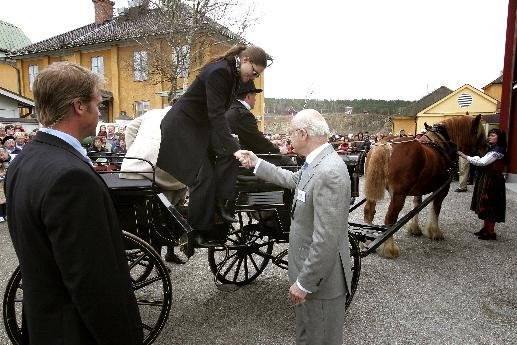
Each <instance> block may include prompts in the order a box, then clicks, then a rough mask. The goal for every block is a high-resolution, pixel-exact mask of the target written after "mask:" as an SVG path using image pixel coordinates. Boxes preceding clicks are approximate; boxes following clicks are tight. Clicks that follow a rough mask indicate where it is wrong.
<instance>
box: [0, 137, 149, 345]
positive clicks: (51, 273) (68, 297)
mask: <svg viewBox="0 0 517 345" xmlns="http://www.w3.org/2000/svg"><path fill="white" fill-rule="evenodd" d="M5 186H6V195H7V205H8V206H7V217H8V219H9V221H8V225H9V231H10V234H11V238H12V241H13V245H14V248H15V250H16V254H17V255H18V259H19V263H20V266H21V271H22V277H23V315H24V317H23V319H22V323H23V327H24V329H26V332H25V333H24V334H23V336H24V344H74V345H82V344H141V343H142V326H141V320H140V315H139V312H138V307H137V304H136V300H135V296H134V293H133V290H132V287H131V283H130V278H129V270H128V264H127V259H126V256H125V252H124V244H123V239H122V233H121V230H120V228H119V225H118V220H117V215H116V212H115V209H114V206H113V203H112V200H111V197H110V194H109V191H108V189H107V186H106V184H105V183H104V182H103V180H102V178H100V177H99V175H98V174H97V173H96V172H95V171H94V170H93V168H92V166H91V164H90V163H89V162H88V161H87V159H86V158H85V157H83V156H82V155H81V154H80V153H79V152H77V150H75V149H74V148H73V147H72V146H71V145H70V144H68V143H66V142H65V141H63V140H62V139H60V138H58V137H55V136H52V135H50V134H47V133H43V132H39V133H38V134H37V135H36V137H35V138H34V139H33V141H31V142H30V143H29V144H27V146H26V147H25V148H24V149H23V151H22V152H21V153H20V154H19V155H18V156H17V157H16V158H15V159H13V161H12V163H11V165H10V166H9V169H8V171H7V176H6V183H5Z"/></svg>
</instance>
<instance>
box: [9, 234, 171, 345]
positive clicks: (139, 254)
mask: <svg viewBox="0 0 517 345" xmlns="http://www.w3.org/2000/svg"><path fill="white" fill-rule="evenodd" d="M124 241H125V245H126V248H131V249H130V250H129V254H128V265H129V271H130V275H131V282H132V285H133V289H134V293H135V297H136V302H137V305H138V308H139V311H140V317H141V319H142V328H143V331H144V344H151V343H152V342H153V341H154V340H155V339H156V337H157V336H158V334H160V332H161V330H162V329H163V327H164V325H165V322H166V321H167V317H168V316H169V311H170V308H171V301H172V284H171V280H170V277H169V273H168V271H167V268H166V267H165V265H164V263H163V261H162V260H161V257H160V256H159V255H158V253H156V251H155V250H154V249H153V248H152V247H151V246H150V245H149V244H148V243H147V242H145V241H143V240H141V239H140V238H138V237H136V236H134V235H132V234H129V233H126V232H124ZM140 262H147V263H151V264H150V265H147V264H145V265H140ZM143 272H146V273H145V275H146V278H144V279H142V277H143V276H144V275H143ZM22 301H23V285H22V274H21V271H20V268H19V267H17V268H16V270H15V271H14V273H13V274H12V276H11V278H10V279H9V282H8V283H7V287H6V291H5V294H4V302H3V318H4V325H5V330H6V332H7V336H8V337H9V339H10V340H11V342H12V343H13V344H15V345H21V343H22V340H21V339H22V333H21V315H22Z"/></svg>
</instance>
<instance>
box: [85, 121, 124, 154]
mask: <svg viewBox="0 0 517 345" xmlns="http://www.w3.org/2000/svg"><path fill="white" fill-rule="evenodd" d="M125 129H126V126H123V125H120V126H119V127H118V129H117V128H115V125H112V124H109V125H104V124H103V125H100V126H99V131H98V132H97V135H96V136H95V137H93V138H89V139H88V140H85V141H84V142H83V145H84V146H86V147H87V150H88V154H89V155H90V156H95V155H97V154H99V153H108V154H110V153H114V154H125V153H126V139H125V134H124V132H125Z"/></svg>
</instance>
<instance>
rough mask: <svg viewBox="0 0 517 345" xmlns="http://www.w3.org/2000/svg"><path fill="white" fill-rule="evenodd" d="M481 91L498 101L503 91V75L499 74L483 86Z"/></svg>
mask: <svg viewBox="0 0 517 345" xmlns="http://www.w3.org/2000/svg"><path fill="white" fill-rule="evenodd" d="M483 92H484V93H485V94H487V95H489V96H490V97H492V98H493V99H496V100H497V101H498V102H499V103H500V102H501V96H502V93H503V76H502V75H501V76H500V77H499V78H497V79H496V80H494V81H493V82H491V83H490V84H488V85H486V86H485V87H483ZM499 108H500V106H498V107H497V109H498V110H499Z"/></svg>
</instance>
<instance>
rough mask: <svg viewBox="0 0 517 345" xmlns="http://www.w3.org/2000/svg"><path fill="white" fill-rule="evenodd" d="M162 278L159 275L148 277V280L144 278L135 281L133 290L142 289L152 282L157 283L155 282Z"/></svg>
mask: <svg viewBox="0 0 517 345" xmlns="http://www.w3.org/2000/svg"><path fill="white" fill-rule="evenodd" d="M160 280H162V278H161V277H159V276H156V277H154V278H151V279H146V280H144V281H142V282H134V283H133V290H134V291H136V290H139V289H142V288H144V287H146V286H149V285H151V284H152V283H155V282H157V281H160Z"/></svg>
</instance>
